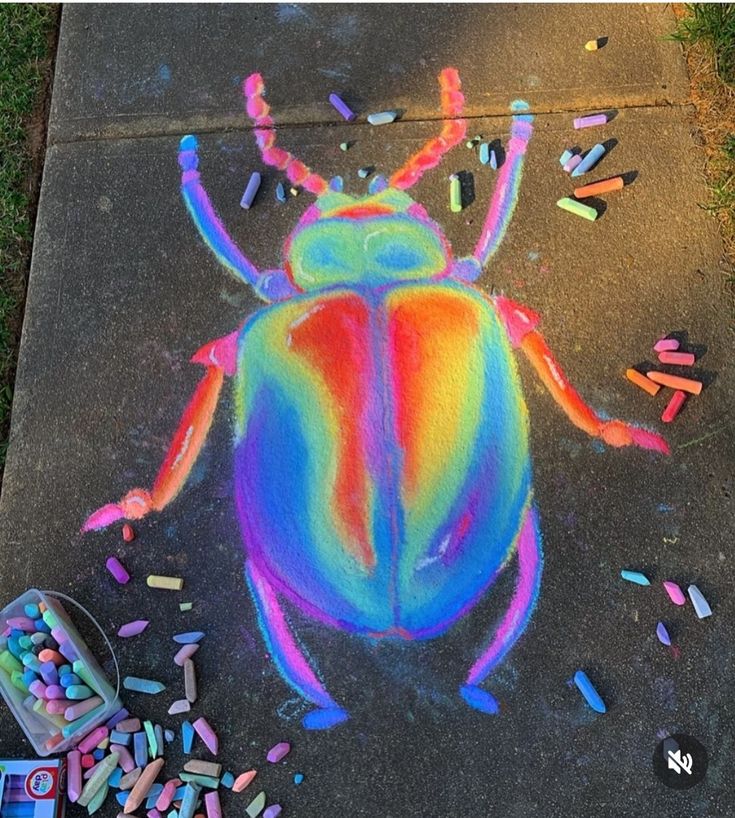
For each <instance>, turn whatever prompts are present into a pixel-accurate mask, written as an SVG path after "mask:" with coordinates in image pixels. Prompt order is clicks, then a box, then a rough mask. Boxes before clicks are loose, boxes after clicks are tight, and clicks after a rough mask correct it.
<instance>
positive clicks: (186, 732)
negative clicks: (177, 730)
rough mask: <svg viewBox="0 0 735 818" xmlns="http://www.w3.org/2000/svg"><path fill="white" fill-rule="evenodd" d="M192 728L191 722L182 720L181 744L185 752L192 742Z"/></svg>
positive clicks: (189, 748) (187, 751) (188, 749)
mask: <svg viewBox="0 0 735 818" xmlns="http://www.w3.org/2000/svg"><path fill="white" fill-rule="evenodd" d="M194 732H195V731H194V728H193V727H192V725H191V722H189V721H184V722H182V723H181V745H182V747H183V750H184V752H185V753H187V754H188V753H190V752H191V748H192V745H193V744H194Z"/></svg>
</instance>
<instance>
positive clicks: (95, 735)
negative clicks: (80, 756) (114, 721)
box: [77, 727, 109, 806]
mask: <svg viewBox="0 0 735 818" xmlns="http://www.w3.org/2000/svg"><path fill="white" fill-rule="evenodd" d="M108 735H109V730H108V729H107V728H106V727H97V728H96V729H95V730H92V732H91V733H90V734H89V735H88V736H85V737H84V738H83V739H82V740H81V741H80V742H79V744H77V749H78V750H79V752H81V753H89V752H90V751H92V750H93V749H94V748H95V747H96V746H97V745H98V744H99V743H100V742H101V741H102V739H103V738H107V736H108ZM82 806H84V804H82Z"/></svg>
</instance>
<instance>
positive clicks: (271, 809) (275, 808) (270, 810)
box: [263, 804, 283, 818]
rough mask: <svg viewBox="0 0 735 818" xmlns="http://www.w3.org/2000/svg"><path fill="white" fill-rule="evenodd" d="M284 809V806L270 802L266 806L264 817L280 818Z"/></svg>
mask: <svg viewBox="0 0 735 818" xmlns="http://www.w3.org/2000/svg"><path fill="white" fill-rule="evenodd" d="M282 811H283V808H282V807H281V805H280V804H270V805H269V806H267V807H266V808H265V811H264V812H263V818H278V816H279V815H280V814H281V812H282Z"/></svg>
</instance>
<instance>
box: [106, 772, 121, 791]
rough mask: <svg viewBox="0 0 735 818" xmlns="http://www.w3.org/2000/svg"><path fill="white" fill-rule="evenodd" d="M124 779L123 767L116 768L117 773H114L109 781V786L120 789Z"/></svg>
mask: <svg viewBox="0 0 735 818" xmlns="http://www.w3.org/2000/svg"><path fill="white" fill-rule="evenodd" d="M122 777H123V771H122V767H117V768H115V771H114V772H113V773H112V775H111V776H110V777H109V778H108V779H107V784H108V785H109V786H110V787H119V786H120V781H121V779H122Z"/></svg>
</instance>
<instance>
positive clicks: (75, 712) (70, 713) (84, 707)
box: [64, 696, 102, 721]
mask: <svg viewBox="0 0 735 818" xmlns="http://www.w3.org/2000/svg"><path fill="white" fill-rule="evenodd" d="M101 704H102V699H101V698H100V697H99V696H92V697H91V698H90V699H85V700H84V701H83V702H77V703H76V704H72V705H71V707H67V708H66V710H65V711H64V718H65V719H66V720H67V721H74V719H78V718H79V717H80V716H83V715H84V714H85V713H89V712H91V711H92V710H94V708H95V707H98V706H99V705H101Z"/></svg>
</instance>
